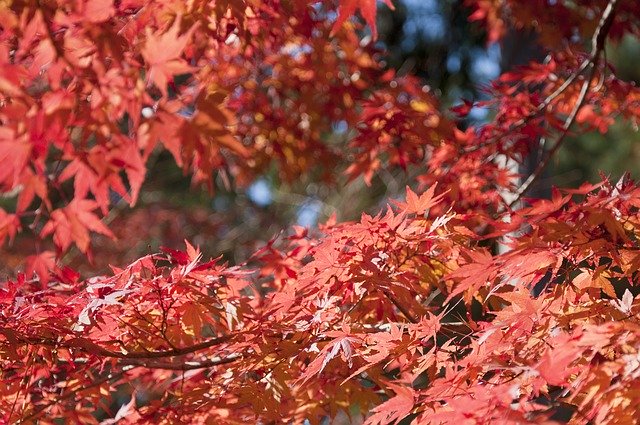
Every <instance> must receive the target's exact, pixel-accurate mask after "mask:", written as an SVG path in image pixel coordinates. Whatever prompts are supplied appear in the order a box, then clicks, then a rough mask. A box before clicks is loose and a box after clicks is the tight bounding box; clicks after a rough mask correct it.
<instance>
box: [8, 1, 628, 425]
mask: <svg viewBox="0 0 640 425" xmlns="http://www.w3.org/2000/svg"><path fill="white" fill-rule="evenodd" d="M466 4H467V6H468V7H469V8H470V10H471V13H470V19H471V20H472V21H474V22H478V23H479V24H480V25H483V28H484V29H485V30H486V32H487V35H488V39H489V40H491V41H499V40H500V39H501V38H502V37H503V36H504V35H505V32H506V28H507V27H509V26H511V27H513V28H515V29H525V28H526V29H528V30H531V31H534V32H535V33H536V34H537V37H538V40H539V43H540V45H541V46H542V48H543V49H544V50H545V55H546V57H545V58H544V60H543V61H541V62H532V63H530V64H528V65H526V66H522V67H520V68H518V69H516V70H513V71H510V72H508V73H504V74H502V75H501V76H499V77H498V78H497V79H496V80H495V81H493V82H492V83H491V84H490V85H489V86H488V87H486V92H487V94H488V98H487V100H484V101H482V102H479V103H476V104H473V103H471V102H466V103H463V104H461V105H460V106H458V107H456V108H454V109H453V110H448V111H447V110H441V108H440V106H439V103H438V99H437V98H436V96H434V95H433V94H432V93H431V92H430V90H429V89H428V88H426V87H423V86H422V85H421V84H420V82H419V80H417V79H415V78H411V77H402V78H400V77H397V76H396V75H395V74H394V72H393V71H388V70H386V69H384V66H383V65H382V63H381V62H380V58H381V55H382V53H381V52H380V51H378V50H376V48H375V47H374V46H373V45H372V44H371V43H370V42H369V41H370V40H371V38H367V37H365V38H363V37H362V31H367V30H366V29H364V30H363V26H362V25H361V24H360V23H358V21H357V19H356V18H354V17H352V16H351V15H352V14H353V13H357V12H359V13H360V14H361V16H362V18H364V20H365V21H366V23H367V24H368V31H370V32H371V35H372V36H373V38H375V35H376V30H375V2H374V1H373V0H360V1H355V0H344V1H341V2H340V3H339V4H338V3H335V2H332V1H326V2H317V3H313V4H309V3H308V2H306V1H302V0H289V1H284V0H283V1H271V0H246V1H243V0H230V1H224V0H216V1H193V2H176V1H174V0H163V1H160V0H158V1H155V0H154V1H152V2H148V1H147V2H138V1H136V0H127V1H118V2H112V1H110V0H105V1H103V0H88V1H85V0H81V1H73V2H67V1H64V0H52V1H47V2H35V3H34V2H21V1H13V2H9V3H7V6H6V7H4V8H2V9H0V31H1V32H0V60H1V61H2V64H1V65H2V66H1V67H0V106H1V109H0V124H1V127H0V159H1V160H2V165H3V166H2V168H0V188H1V190H2V194H3V198H6V199H8V200H9V201H8V202H6V205H5V204H4V203H3V205H5V207H4V208H3V209H0V241H2V243H5V241H7V240H9V241H11V240H13V239H14V238H15V237H16V235H17V234H18V233H20V232H22V231H25V232H32V233H33V234H35V235H37V237H38V238H39V239H40V240H41V243H42V247H46V248H45V249H42V247H35V252H34V255H31V256H29V257H28V258H25V267H24V272H23V273H17V274H16V276H15V277H14V278H11V279H8V280H7V281H5V282H2V283H1V284H0V377H1V379H2V383H3V385H2V387H1V388H0V415H1V418H2V419H1V420H2V421H3V422H5V423H60V422H63V423H64V422H66V423H103V424H114V423H150V424H157V423H206V424H239V423H247V422H249V423H253V422H256V423H305V422H307V421H308V422H311V423H320V422H321V421H324V420H327V418H328V419H334V418H337V417H343V418H344V417H345V416H346V417H347V418H348V419H350V420H352V421H354V422H355V421H359V420H364V421H366V423H367V424H388V423H389V424H390V423H400V422H403V423H408V422H410V423H413V424H441V423H442V424H444V423H465V424H466V423H479V424H480V423H513V424H515V423H518V424H520V423H561V422H571V423H575V424H590V423H597V424H614V423H616V424H617V423H635V421H637V417H638V414H639V413H640V411H639V410H638V407H637V406H638V405H639V401H640V400H638V391H637V388H638V385H640V321H639V320H638V314H639V313H640V300H638V298H637V295H638V294H639V293H640V291H638V271H639V269H640V247H639V245H638V240H639V237H640V187H639V186H638V185H636V183H635V182H633V181H631V179H630V178H628V177H627V176H623V178H621V179H620V180H619V181H618V182H611V181H608V180H607V179H604V180H603V181H602V182H600V183H599V184H595V185H591V184H584V185H582V186H580V187H579V188H573V189H554V190H553V194H552V196H551V198H550V199H527V198H526V195H527V191H528V189H529V188H530V187H531V185H532V184H533V183H534V182H535V181H536V180H537V179H538V178H539V177H540V175H541V173H542V171H543V170H544V169H545V167H546V165H547V164H548V163H549V161H550V160H551V158H552V157H553V155H554V154H555V153H556V151H557V150H558V149H559V147H560V146H561V145H562V143H563V141H564V140H565V138H567V137H568V136H569V135H571V136H572V137H580V136H581V135H583V134H588V133H591V132H594V131H599V132H601V133H608V132H609V129H610V128H611V126H612V124H613V123H614V121H615V120H614V118H617V119H620V120H625V121H628V122H631V123H632V124H634V125H635V124H636V121H637V119H638V117H639V116H640V90H639V89H638V88H637V87H636V86H635V85H634V84H632V83H630V82H628V81H625V80H622V79H620V78H618V77H617V76H616V73H615V70H614V69H613V67H611V66H610V65H609V64H608V63H607V62H606V55H605V47H606V42H607V41H611V42H616V41H617V40H620V39H621V38H622V37H623V36H638V35H640V34H639V33H640V25H639V22H640V21H638V19H639V18H638V17H639V16H640V3H638V2H636V1H632V0H608V1H605V0H588V1H583V2H579V3H577V2H573V1H562V0H558V1H554V2H547V1H542V0H541V1H530V2H517V1H515V0H513V1H512V0H508V1H486V0H482V1H480V0H478V1H476V0H468V1H467V2H466ZM388 5H391V6H392V4H391V3H388ZM368 40H369V41H368ZM474 106H475V107H482V108H487V109H489V110H491V111H492V119H491V120H490V121H489V122H487V123H483V124H481V125H476V126H469V125H468V122H467V121H466V120H465V118H466V117H467V115H468V114H469V112H470V110H471V108H472V107H474ZM336 125H340V126H341V127H345V128H346V129H347V131H346V135H347V136H346V137H344V138H334V137H331V133H332V129H333V128H334V127H335V126H336ZM541 145H543V147H544V149H542V150H540V146H541ZM162 150H165V151H168V152H169V154H170V155H171V156H172V157H173V160H174V161H175V162H176V163H177V164H178V165H179V166H181V167H183V169H184V171H185V172H189V173H191V175H192V176H193V180H194V182H195V183H202V184H204V185H205V186H207V185H209V186H210V187H213V184H212V182H213V178H214V177H216V176H217V177H218V178H220V179H223V180H226V181H228V182H229V184H230V185H231V184H233V185H238V186H242V185H247V184H249V183H250V182H251V181H253V180H254V179H255V178H256V177H258V176H260V175H261V174H262V173H264V172H266V171H267V170H270V169H275V170H277V173H278V175H279V177H280V179H282V180H283V181H295V180H296V179H310V180H313V179H316V180H319V181H324V182H329V183H331V184H340V182H341V181H343V180H342V179H341V175H342V176H344V179H346V180H350V181H353V180H360V179H362V180H363V181H364V182H365V183H367V184H370V183H371V182H372V179H373V178H374V176H376V175H377V174H379V173H384V172H386V171H387V170H395V169H401V170H405V171H406V172H407V173H408V174H409V173H410V174H412V175H414V176H415V179H414V182H413V183H414V185H413V188H410V187H407V189H406V196H405V197H404V199H403V200H397V201H390V202H389V206H387V207H386V208H385V209H383V210H382V211H381V212H380V213H378V214H374V215H368V214H362V216H361V218H360V219H359V220H356V221H351V222H338V221H337V220H335V219H330V220H329V221H328V222H326V223H324V224H323V225H321V226H319V228H318V229H306V228H301V227H294V228H292V229H289V230H287V231H284V232H283V233H281V234H280V235H279V236H277V237H275V238H274V239H273V240H271V241H270V242H269V243H267V244H265V245H264V246H263V247H262V248H260V249H258V250H257V251H256V252H254V253H253V254H252V255H250V256H249V257H248V258H246V259H245V260H243V261H240V262H238V263H237V264H227V263H225V262H224V261H222V260H221V259H220V258H217V259H205V258H204V256H203V253H202V252H201V251H200V249H199V248H197V247H194V246H193V245H192V244H190V243H189V242H186V243H185V246H186V247H185V248H184V251H183V250H178V249H176V248H177V247H167V248H163V249H162V252H161V253H154V254H148V255H146V256H144V257H142V258H139V259H138V260H136V261H134V262H132V263H131V264H128V265H125V266H122V267H116V266H113V267H112V272H111V273H110V274H109V275H106V276H103V275H99V276H92V277H90V278H87V279H83V278H81V277H80V275H79V273H78V272H77V271H75V270H74V269H72V268H70V267H68V266H67V265H65V262H64V259H63V255H64V253H66V252H69V250H70V249H73V247H74V246H75V247H76V248H77V249H79V250H80V251H81V252H83V253H85V254H87V258H88V259H90V258H91V257H92V256H99V255H100V252H95V253H94V252H92V250H91V240H92V238H91V236H92V234H101V235H103V236H105V237H114V235H115V233H114V232H112V230H111V229H110V228H109V227H108V225H107V224H106V223H105V222H104V221H103V219H104V218H105V216H107V215H108V213H109V211H110V208H112V207H113V206H114V204H117V203H121V202H127V203H129V204H130V205H133V204H135V203H136V201H137V199H138V198H139V196H140V194H141V191H143V190H144V189H143V182H144V180H145V177H146V175H147V169H148V167H150V166H151V165H152V164H153V163H154V161H152V159H153V158H154V155H158V152H160V151H162ZM532 153H539V154H540V161H539V163H538V165H537V166H536V167H535V168H534V169H533V170H532V173H531V175H529V176H521V177H523V179H522V180H521V181H520V180H518V176H516V175H514V172H513V171H512V168H509V167H508V166H506V165H505V163H508V162H509V161H516V162H523V161H524V160H525V159H526V158H527V157H528V156H529V155H530V154H532ZM339 173H341V175H340V174H339ZM136 231H137V229H131V233H132V234H135V232H136ZM498 244H500V245H502V246H503V248H502V249H497V245H498Z"/></svg>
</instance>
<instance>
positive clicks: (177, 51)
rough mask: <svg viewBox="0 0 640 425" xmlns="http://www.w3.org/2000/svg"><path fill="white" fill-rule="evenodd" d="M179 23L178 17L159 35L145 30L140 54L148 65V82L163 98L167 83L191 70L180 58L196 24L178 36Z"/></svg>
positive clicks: (180, 19)
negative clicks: (145, 34)
mask: <svg viewBox="0 0 640 425" xmlns="http://www.w3.org/2000/svg"><path fill="white" fill-rule="evenodd" d="M181 21H182V17H181V16H180V15H178V16H177V17H176V18H175V20H174V21H173V25H171V27H170V28H169V29H168V30H167V31H165V32H163V33H161V34H159V33H153V32H152V31H151V29H150V28H147V41H146V43H145V45H144V47H143V49H142V52H141V53H142V57H143V58H144V60H145V61H146V62H147V64H148V65H149V74H148V76H147V79H148V81H150V82H153V83H154V84H155V85H156V87H158V89H159V90H160V91H161V92H162V94H163V95H164V96H165V97H166V96H167V83H168V82H169V81H171V80H172V79H173V76H174V75H176V74H184V73H187V72H191V71H192V70H193V68H192V67H191V66H189V65H188V64H187V62H186V61H185V60H184V59H182V58H181V57H180V56H181V55H182V52H183V51H184V49H185V47H186V45H187V43H188V42H189V40H190V39H191V36H192V34H193V32H194V31H195V30H196V28H197V25H198V24H195V25H193V26H192V27H191V28H190V29H189V30H188V31H187V32H186V33H184V34H182V35H181V36H178V34H179V33H180V23H181Z"/></svg>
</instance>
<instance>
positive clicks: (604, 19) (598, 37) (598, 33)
mask: <svg viewBox="0 0 640 425" xmlns="http://www.w3.org/2000/svg"><path fill="white" fill-rule="evenodd" d="M618 1H619V0H609V3H608V4H607V7H606V8H605V9H604V11H603V13H602V16H601V17H600V21H599V23H598V26H597V27H596V30H595V31H594V33H593V36H592V38H591V55H590V57H589V60H588V65H590V66H591V72H590V73H589V76H588V77H587V79H586V80H585V82H584V83H583V84H582V87H581V89H580V94H579V95H578V99H577V100H576V103H575V105H574V107H573V110H572V111H571V113H570V114H569V116H568V117H567V119H566V120H565V122H564V124H563V126H562V131H561V133H560V135H559V136H558V138H557V139H556V141H555V143H554V144H553V146H552V148H551V149H550V150H549V152H548V153H547V155H546V156H545V158H544V159H543V160H542V161H541V162H540V163H539V164H538V166H537V167H536V169H535V170H534V171H533V173H531V174H530V175H529V177H528V178H527V180H525V182H524V183H523V184H522V185H521V186H520V188H519V189H518V191H517V192H516V194H515V198H514V199H513V200H512V201H511V202H510V203H509V208H511V207H513V206H514V205H515V204H516V203H517V202H518V201H520V199H521V198H522V196H523V195H524V194H525V193H527V191H528V190H529V189H530V188H531V186H532V185H533V184H534V183H535V182H536V181H537V180H538V179H539V178H540V176H541V175H542V171H544V169H545V168H546V167H547V165H548V164H549V161H550V160H551V158H552V157H553V156H554V155H555V153H556V152H557V151H558V149H559V148H560V146H561V145H562V142H564V140H565V139H566V137H567V135H568V134H569V130H570V129H571V127H572V126H573V124H574V123H575V121H576V117H577V116H578V112H580V109H581V108H582V106H583V105H584V102H585V100H586V97H587V93H588V91H589V86H590V85H591V83H592V82H593V79H594V78H595V75H596V71H597V69H598V65H599V63H600V58H601V56H602V51H603V50H604V43H605V40H606V38H607V34H608V33H609V30H610V29H611V25H612V24H613V19H614V16H615V8H616V6H617V4H618Z"/></svg>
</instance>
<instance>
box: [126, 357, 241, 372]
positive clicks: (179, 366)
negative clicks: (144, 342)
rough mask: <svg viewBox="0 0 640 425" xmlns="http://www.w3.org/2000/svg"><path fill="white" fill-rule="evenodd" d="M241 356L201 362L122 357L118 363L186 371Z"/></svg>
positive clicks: (223, 362)
mask: <svg viewBox="0 0 640 425" xmlns="http://www.w3.org/2000/svg"><path fill="white" fill-rule="evenodd" d="M242 357H243V355H242V354H236V355H231V356H229V357H224V358H221V359H216V360H205V361H201V362H196V361H185V362H179V363H172V362H158V361H145V360H142V359H123V360H122V361H119V362H118V364H123V365H133V366H139V367H144V368H145V369H165V370H181V371H187V370H194V369H206V368H209V367H214V366H220V365H224V364H228V363H233V362H235V361H236V360H239V359H241V358H242Z"/></svg>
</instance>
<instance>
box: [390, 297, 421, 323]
mask: <svg viewBox="0 0 640 425" xmlns="http://www.w3.org/2000/svg"><path fill="white" fill-rule="evenodd" d="M382 293H383V294H384V295H385V296H386V297H387V298H389V301H391V303H393V305H395V306H396V308H397V309H398V310H400V313H402V315H403V316H404V317H405V318H406V319H407V320H408V321H409V322H411V323H418V320H417V319H416V318H415V317H413V315H412V314H411V312H410V311H409V310H407V309H406V308H405V306H404V305H402V303H400V301H398V299H397V298H396V297H394V296H393V294H392V293H391V292H390V291H389V290H388V289H384V290H383V291H382Z"/></svg>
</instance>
